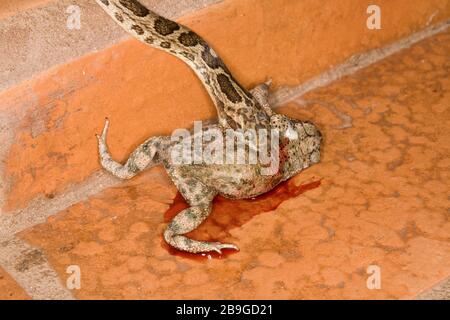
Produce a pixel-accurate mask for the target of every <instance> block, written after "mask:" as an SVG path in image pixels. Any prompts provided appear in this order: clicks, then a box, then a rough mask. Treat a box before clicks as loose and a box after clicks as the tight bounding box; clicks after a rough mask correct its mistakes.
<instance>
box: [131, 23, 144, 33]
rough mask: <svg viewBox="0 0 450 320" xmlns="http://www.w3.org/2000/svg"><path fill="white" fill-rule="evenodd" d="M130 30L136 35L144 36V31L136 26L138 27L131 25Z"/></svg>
mask: <svg viewBox="0 0 450 320" xmlns="http://www.w3.org/2000/svg"><path fill="white" fill-rule="evenodd" d="M131 30H134V31H135V32H136V33H137V34H138V35H143V34H144V30H143V29H142V28H141V27H140V26H138V25H136V24H135V25H133V26H131Z"/></svg>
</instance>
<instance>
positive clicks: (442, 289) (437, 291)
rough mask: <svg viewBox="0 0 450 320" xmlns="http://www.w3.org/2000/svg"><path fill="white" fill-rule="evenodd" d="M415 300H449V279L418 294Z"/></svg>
mask: <svg viewBox="0 0 450 320" xmlns="http://www.w3.org/2000/svg"><path fill="white" fill-rule="evenodd" d="M413 299H416V300H450V277H448V278H446V279H444V280H442V281H440V282H439V283H438V284H436V285H433V286H432V287H431V288H430V289H428V290H425V291H424V292H422V293H420V294H418V295H417V296H415V297H414V298H413Z"/></svg>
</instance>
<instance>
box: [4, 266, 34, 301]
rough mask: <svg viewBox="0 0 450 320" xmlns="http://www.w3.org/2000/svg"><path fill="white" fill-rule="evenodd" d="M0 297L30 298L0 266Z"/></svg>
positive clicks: (7, 298) (6, 298)
mask: <svg viewBox="0 0 450 320" xmlns="http://www.w3.org/2000/svg"><path fill="white" fill-rule="evenodd" d="M0 299H1V300H23V299H26V300H28V299H30V298H29V297H28V295H27V294H26V293H25V292H24V290H23V289H22V288H21V287H20V285H19V284H18V283H16V282H15V281H14V280H13V279H12V278H11V277H10V276H9V275H8V273H6V272H5V270H3V269H2V268H0Z"/></svg>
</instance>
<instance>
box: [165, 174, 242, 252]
mask: <svg viewBox="0 0 450 320" xmlns="http://www.w3.org/2000/svg"><path fill="white" fill-rule="evenodd" d="M168 172H169V175H171V177H172V179H174V178H175V179H174V182H175V184H176V186H177V188H178V190H180V192H181V194H182V195H183V197H184V198H185V199H186V201H187V202H188V203H189V205H190V207H189V208H187V209H185V210H183V211H181V212H180V213H178V214H177V215H176V216H175V218H173V220H172V221H171V222H170V223H169V225H168V226H167V228H166V230H165V231H164V240H165V241H166V242H167V243H168V244H169V245H171V246H172V247H174V248H176V249H178V250H181V251H186V252H191V253H201V252H210V251H215V252H217V253H219V254H220V253H221V250H222V249H234V250H239V249H238V247H236V246H235V245H234V244H228V243H220V242H207V241H198V240H193V239H190V238H188V237H186V236H185V234H186V233H189V232H191V231H193V230H195V229H196V228H197V227H198V226H199V225H200V224H201V223H202V222H203V221H204V220H205V219H206V218H207V217H208V215H209V214H210V213H211V209H212V200H213V199H214V197H215V196H216V192H215V191H213V190H212V189H211V188H209V187H207V186H205V185H203V184H202V183H201V182H199V181H196V180H194V179H192V178H180V177H179V176H177V175H176V174H175V177H174V172H173V171H172V170H168Z"/></svg>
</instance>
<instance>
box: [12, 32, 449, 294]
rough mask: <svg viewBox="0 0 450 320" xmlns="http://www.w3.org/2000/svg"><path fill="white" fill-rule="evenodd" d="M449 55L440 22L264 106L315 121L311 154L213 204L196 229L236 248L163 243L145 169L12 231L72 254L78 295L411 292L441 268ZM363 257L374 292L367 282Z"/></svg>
mask: <svg viewBox="0 0 450 320" xmlns="http://www.w3.org/2000/svg"><path fill="white" fill-rule="evenodd" d="M449 54H450V32H447V33H444V34H441V35H438V36H435V37H433V38H430V39H428V40H426V41H424V42H422V43H420V44H418V45H415V46H413V47H412V48H410V49H408V50H405V51H403V52H401V53H399V54H396V55H394V56H392V57H390V58H388V59H386V60H384V61H382V62H381V63H377V64H376V65H373V66H371V67H369V68H367V69H365V70H362V71H360V72H358V73H357V74H354V75H352V76H349V77H346V78H344V79H342V80H341V81H338V82H335V83H334V84H332V85H330V86H328V87H326V88H322V89H319V90H316V91H314V92H311V93H309V94H307V95H306V96H303V97H302V98H301V99H298V100H297V101H292V102H291V103H289V104H288V105H287V106H285V107H283V108H280V109H278V111H280V112H283V113H285V114H288V115H290V116H293V117H296V118H301V119H311V120H313V121H314V122H315V123H317V124H318V125H319V127H320V128H321V129H322V132H323V133H324V136H325V143H324V148H323V160H322V162H321V163H320V164H319V165H316V166H314V167H312V168H310V169H308V170H307V171H305V172H304V173H302V174H300V175H299V176H297V177H295V178H294V179H292V180H291V181H290V182H289V184H288V185H284V186H281V188H280V189H279V190H278V191H277V192H274V193H273V194H271V195H270V196H268V197H265V198H263V199H259V200H257V202H255V203H250V204H249V203H246V202H231V201H225V200H219V201H217V202H216V204H215V206H214V213H213V215H212V216H211V218H210V219H209V221H208V222H207V223H206V224H205V225H202V226H201V228H200V230H198V231H197V232H196V233H195V234H196V237H198V238H204V239H206V238H209V237H214V238H216V239H222V240H223V239H228V240H229V241H233V242H234V243H236V244H237V245H239V247H240V249H241V251H240V252H239V253H236V254H231V255H228V256H224V257H222V258H217V257H215V258H213V259H192V257H186V256H180V255H174V254H173V252H172V253H171V252H169V251H168V250H167V248H166V247H165V246H164V245H163V244H162V238H161V233H162V231H163V229H164V226H165V223H164V215H165V213H166V212H167V210H168V209H169V206H170V204H171V203H172V201H173V199H174V198H175V194H176V190H175V188H174V187H173V186H172V185H170V183H169V182H168V179H167V177H166V176H165V174H164V172H163V171H162V170H161V169H159V168H155V169H152V170H151V171H150V172H148V173H145V174H144V175H142V176H141V177H139V178H137V179H135V180H132V181H130V182H127V183H124V184H121V185H119V186H118V187H114V188H109V189H107V190H105V191H104V192H101V193H100V194H98V195H96V196H95V197H92V198H90V199H89V200H87V201H85V202H82V203H78V204H76V205H74V206H72V207H70V208H68V209H67V210H64V212H61V213H59V214H58V215H56V216H54V217H52V218H50V219H49V220H48V222H47V223H45V224H42V225H39V226H36V227H34V228H32V229H29V230H27V231H24V232H22V233H21V234H20V237H22V238H23V239H25V240H26V241H28V242H29V243H31V244H32V245H35V246H38V247H41V248H42V249H43V251H44V252H45V254H46V256H47V257H48V259H49V261H50V263H51V264H52V265H53V266H54V267H55V269H56V270H57V271H58V273H59V274H60V277H61V279H65V278H66V277H67V274H66V273H65V270H66V268H67V266H68V265H72V264H76V265H79V266H80V267H81V272H82V288H81V290H77V291H75V292H74V294H75V295H76V297H77V298H83V299H88V298H111V299H115V298H127V299H128V298H148V299H153V298H162V299H173V298H192V299H193V298H230V299H238V298H275V299H277V298H295V299H298V298H304V299H312V298H319V299H327V298H337V299H347V298H358V299H365V298H375V299H381V298H388V299H391V298H392V299H397V298H403V299H404V298H413V297H415V296H416V295H418V294H419V293H420V292H421V291H423V290H425V289H428V288H429V287H431V286H432V285H434V284H436V283H437V282H439V281H441V280H443V279H445V278H446V277H448V276H449V275H450V221H449V186H448V180H449V178H450V170H449V168H450V158H449V156H450V145H449V142H448V128H449V126H450V109H449V106H450V60H449V59H448V58H449ZM317 181H320V182H321V183H320V185H318V184H319V183H316V184H312V185H311V184H310V183H314V182H317ZM305 184H309V188H306V189H309V190H299V191H305V192H303V193H301V194H299V195H297V196H296V195H294V193H293V192H291V191H292V190H294V191H295V189H296V188H298V186H300V185H305ZM219 213H221V214H219ZM241 217H244V218H241ZM370 265H376V266H379V268H380V270H381V289H379V290H369V289H368V288H367V285H366V281H367V278H368V276H369V275H368V274H367V273H366V270H367V268H368V267H369V266H370Z"/></svg>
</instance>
